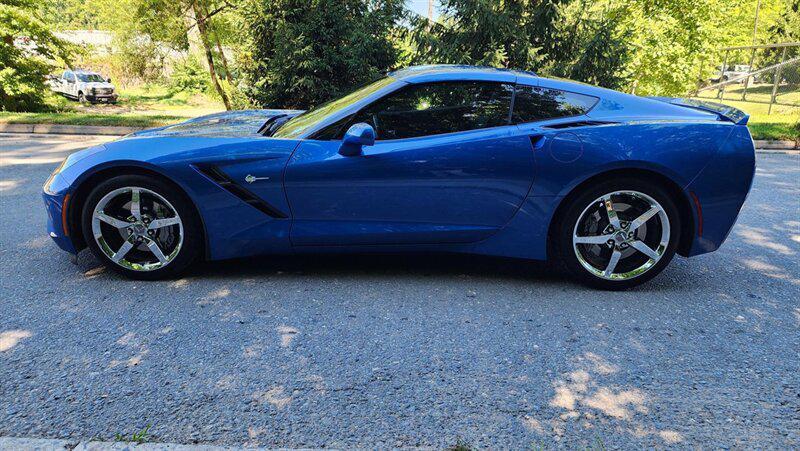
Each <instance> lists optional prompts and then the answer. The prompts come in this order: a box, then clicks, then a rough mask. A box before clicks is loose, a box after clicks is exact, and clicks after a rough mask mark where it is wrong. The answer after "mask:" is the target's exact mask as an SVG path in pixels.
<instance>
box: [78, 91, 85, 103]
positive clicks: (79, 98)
mask: <svg viewBox="0 0 800 451" xmlns="http://www.w3.org/2000/svg"><path fill="white" fill-rule="evenodd" d="M78 102H80V103H86V96H85V95H83V93H82V92H79V93H78Z"/></svg>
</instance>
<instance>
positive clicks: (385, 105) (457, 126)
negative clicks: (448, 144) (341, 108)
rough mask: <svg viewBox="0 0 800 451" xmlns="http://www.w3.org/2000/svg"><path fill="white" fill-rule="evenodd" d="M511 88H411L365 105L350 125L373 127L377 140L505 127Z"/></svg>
mask: <svg viewBox="0 0 800 451" xmlns="http://www.w3.org/2000/svg"><path fill="white" fill-rule="evenodd" d="M513 89H514V88H513V85H510V84H504V83H488V82H439V83H428V84H422V85H411V86H408V87H405V88H403V89H401V90H400V91H397V92H395V93H393V94H390V95H389V96H387V97H384V98H383V99H380V100H378V101H377V102H375V103H373V104H372V105H369V106H367V107H366V108H365V109H363V110H361V111H360V112H359V113H358V114H356V116H355V118H354V119H353V121H352V122H351V123H357V122H366V123H368V124H370V125H372V126H373V127H375V131H376V132H377V135H378V136H377V138H378V139H379V140H387V139H402V138H413V137H417V136H428V135H438V134H442V133H453V132H459V131H465V130H475V129H481V128H489V127H497V126H500V125H507V124H508V118H509V111H510V109H511V95H512V92H513Z"/></svg>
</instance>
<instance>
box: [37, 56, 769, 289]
mask: <svg viewBox="0 0 800 451" xmlns="http://www.w3.org/2000/svg"><path fill="white" fill-rule="evenodd" d="M747 119H748V116H747V115H745V114H744V113H742V112H741V111H739V110H736V109H734V108H730V107H726V106H724V105H719V104H712V103H706V102H696V101H692V100H685V99H670V98H643V97H637V96H633V95H628V94H623V93H620V92H616V91H612V90H608V89H603V88H597V87H593V86H589V85H585V84H580V83H575V82H570V81H564V80H555V79H549V78H544V77H539V76H537V75H536V74H533V73H530V72H522V71H512V70H504V69H492V68H478V67H466V66H420V67H412V68H408V69H403V70H399V71H396V72H392V73H390V74H388V75H387V76H385V77H383V78H381V79H379V80H377V81H374V82H372V83H370V84H368V85H366V86H363V87H361V88H359V89H356V90H355V91H353V92H352V93H350V94H348V95H346V96H344V97H341V98H339V99H336V100H333V101H330V102H328V103H325V104H322V105H319V106H317V107H315V108H313V109H311V110H308V111H305V112H303V111H296V110H252V111H234V112H226V113H219V114H214V115H209V116H204V117H200V118H196V119H192V120H189V121H186V122H183V123H180V124H176V125H172V126H167V127H162V128H157V129H152V130H146V131H142V132H137V133H134V134H131V135H128V136H126V137H124V138H122V139H119V140H117V141H114V142H111V143H107V144H104V145H100V146H96V147H91V148H89V149H85V150H82V151H79V152H76V153H74V154H72V155H70V156H69V157H68V158H67V159H66V160H65V161H64V162H63V163H62V164H61V165H60V166H59V167H58V168H57V169H56V170H55V172H54V173H53V174H52V176H51V177H50V179H49V180H48V181H47V182H46V184H45V186H44V200H45V204H46V206H47V212H48V217H49V220H48V229H49V233H50V236H51V237H52V238H53V239H54V240H55V242H56V243H57V244H58V246H59V247H61V248H62V249H64V250H66V251H67V252H70V253H73V254H75V253H77V252H79V251H80V250H81V249H83V248H86V247H88V248H89V249H91V250H92V252H93V253H94V254H95V255H96V256H97V257H98V258H99V259H100V260H101V261H102V262H103V263H104V264H105V265H107V266H108V267H109V268H111V269H113V270H115V271H117V272H119V273H121V274H124V275H126V276H128V277H132V278H138V279H158V278H163V277H172V276H175V275H177V274H179V273H180V272H181V271H183V270H184V269H185V268H186V267H187V266H189V265H190V264H191V263H192V262H194V261H196V260H198V259H208V260H221V259H229V258H236V257H245V256H252V255H264V254H276V255H277V254H289V253H319V252H415V253H416V252H454V253H470V254H482V255H496V256H505V257H513V258H521V259H534V260H553V261H556V262H558V263H560V264H561V265H562V266H563V267H564V268H565V269H566V270H567V272H568V273H570V274H572V275H573V276H574V277H576V278H577V279H578V280H581V281H583V282H585V283H588V284H590V285H592V286H595V287H600V288H605V289H625V288H629V287H632V286H635V285H638V284H640V283H643V282H645V281H647V280H649V279H651V278H652V277H654V276H655V275H657V274H658V273H659V272H661V271H662V270H663V269H664V267H666V266H667V264H668V263H669V262H670V260H671V259H672V258H673V256H674V254H676V253H678V254H679V255H682V256H685V257H690V256H694V255H699V254H703V253H707V252H711V251H714V250H716V249H717V248H718V247H719V246H720V245H721V244H722V243H723V241H724V240H725V238H726V237H727V235H728V233H729V232H730V230H731V228H732V227H733V224H734V223H735V221H736V218H737V216H738V214H739V210H740V209H741V207H742V205H743V203H744V201H745V198H746V196H747V194H748V192H749V190H750V186H751V184H752V180H753V176H754V171H755V156H754V147H753V141H752V138H751V137H750V133H749V131H748V129H747V126H746V124H747Z"/></svg>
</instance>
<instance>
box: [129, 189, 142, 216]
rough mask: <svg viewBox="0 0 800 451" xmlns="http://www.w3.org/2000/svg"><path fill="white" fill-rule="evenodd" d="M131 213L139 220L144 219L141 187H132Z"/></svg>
mask: <svg viewBox="0 0 800 451" xmlns="http://www.w3.org/2000/svg"><path fill="white" fill-rule="evenodd" d="M131 214H132V215H133V217H134V218H136V220H137V221H141V220H142V211H141V200H140V193H139V188H133V189H131Z"/></svg>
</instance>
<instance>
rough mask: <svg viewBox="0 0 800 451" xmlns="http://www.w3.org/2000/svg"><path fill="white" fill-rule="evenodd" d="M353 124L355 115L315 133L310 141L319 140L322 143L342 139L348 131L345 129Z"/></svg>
mask: <svg viewBox="0 0 800 451" xmlns="http://www.w3.org/2000/svg"><path fill="white" fill-rule="evenodd" d="M353 123H354V122H353V115H352V114H351V115H349V116H347V117H344V118H342V119H339V120H338V121H336V122H334V123H333V124H330V125H328V126H326V127H325V128H323V129H322V130H320V131H318V132H316V133H314V135H313V136H311V137H310V138H309V139H318V140H320V141H334V140H337V139H342V137H343V136H344V134H345V132H346V131H347V129H346V128H345V127H349V126H350V125H352V124H353Z"/></svg>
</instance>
